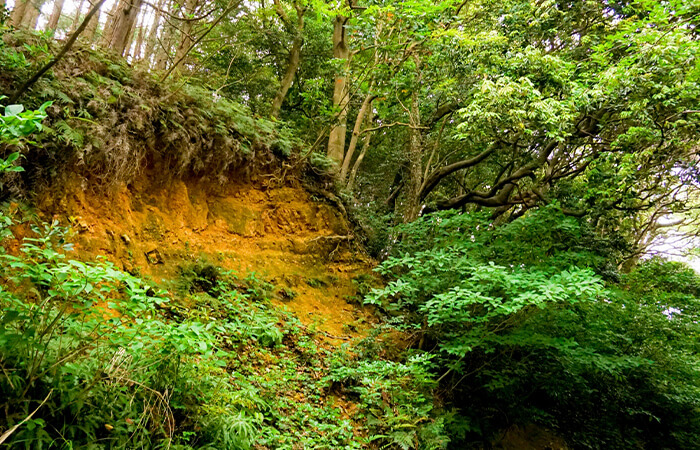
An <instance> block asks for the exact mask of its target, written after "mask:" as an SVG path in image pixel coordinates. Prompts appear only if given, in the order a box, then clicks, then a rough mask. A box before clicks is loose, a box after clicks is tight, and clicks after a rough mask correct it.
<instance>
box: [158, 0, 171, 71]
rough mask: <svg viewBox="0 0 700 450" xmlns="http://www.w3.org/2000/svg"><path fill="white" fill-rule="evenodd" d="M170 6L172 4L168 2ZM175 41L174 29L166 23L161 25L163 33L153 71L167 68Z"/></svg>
mask: <svg viewBox="0 0 700 450" xmlns="http://www.w3.org/2000/svg"><path fill="white" fill-rule="evenodd" d="M168 4H169V5H170V6H172V2H168ZM174 40H175V27H173V26H172V25H170V24H168V23H167V20H166V22H165V24H163V33H162V37H161V38H160V42H159V44H160V45H159V46H158V52H157V56H156V62H155V69H156V70H165V69H166V68H167V67H168V62H169V61H170V57H171V51H172V47H173V41H174Z"/></svg>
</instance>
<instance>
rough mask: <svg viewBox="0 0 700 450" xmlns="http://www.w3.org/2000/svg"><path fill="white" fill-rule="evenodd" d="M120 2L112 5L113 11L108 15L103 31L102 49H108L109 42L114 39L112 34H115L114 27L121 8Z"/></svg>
mask: <svg viewBox="0 0 700 450" xmlns="http://www.w3.org/2000/svg"><path fill="white" fill-rule="evenodd" d="M119 5H120V1H115V2H114V5H112V9H110V10H109V13H107V21H106V22H105V26H104V28H103V29H102V38H101V39H100V47H103V48H108V47H109V41H110V40H111V39H112V33H113V32H114V25H115V23H116V21H117V10H118V8H119Z"/></svg>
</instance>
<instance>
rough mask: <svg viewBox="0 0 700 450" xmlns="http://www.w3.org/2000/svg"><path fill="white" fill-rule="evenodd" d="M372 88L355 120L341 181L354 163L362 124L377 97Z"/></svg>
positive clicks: (341, 170) (341, 169) (341, 171)
mask: <svg viewBox="0 0 700 450" xmlns="http://www.w3.org/2000/svg"><path fill="white" fill-rule="evenodd" d="M371 90H372V86H371V85H370V92H369V93H367V96H366V97H365V99H364V100H363V102H362V106H361V107H360V110H359V111H358V112H357V118H356V119H355V127H354V128H353V130H352V137H351V138H350V144H349V145H348V151H347V152H346V153H345V158H344V159H343V166H342V167H341V168H340V180H341V181H345V179H346V177H347V175H348V170H350V163H351V162H352V157H353V156H354V153H355V148H356V147H357V141H358V140H359V138H360V133H361V132H362V124H363V123H364V121H365V115H367V111H368V110H369V109H370V108H372V101H373V100H374V99H375V98H376V97H377V96H376V95H374V94H372V92H371Z"/></svg>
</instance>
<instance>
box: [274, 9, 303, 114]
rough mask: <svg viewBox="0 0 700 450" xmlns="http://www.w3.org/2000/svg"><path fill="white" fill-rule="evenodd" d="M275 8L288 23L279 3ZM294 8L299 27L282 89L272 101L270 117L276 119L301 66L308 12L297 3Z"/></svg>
mask: <svg viewBox="0 0 700 450" xmlns="http://www.w3.org/2000/svg"><path fill="white" fill-rule="evenodd" d="M275 6H277V8H278V14H279V15H280V17H281V18H282V20H284V21H285V22H288V21H289V20H288V19H287V17H286V14H285V12H284V10H283V9H282V5H281V4H280V3H279V1H275ZM294 6H295V8H296V11H297V25H296V28H295V29H294V33H295V34H294V40H293V41H292V47H291V49H290V50H289V59H288V60H287V68H286V69H285V72H284V76H283V77H282V79H281V80H280V87H279V89H278V90H277V94H275V98H274V99H273V100H272V108H271V109H270V115H271V116H272V117H274V118H275V119H276V118H278V117H279V115H280V110H281V109H282V104H283V103H284V99H285V98H286V97H287V92H289V88H290V87H292V83H294V77H295V76H296V73H297V70H298V69H299V64H300V63H301V48H302V46H303V45H304V36H303V33H304V13H305V12H306V7H300V6H298V5H297V4H296V3H295V5H294Z"/></svg>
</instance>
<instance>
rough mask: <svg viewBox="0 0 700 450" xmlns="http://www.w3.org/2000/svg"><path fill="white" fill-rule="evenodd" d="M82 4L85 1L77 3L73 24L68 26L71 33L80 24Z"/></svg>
mask: <svg viewBox="0 0 700 450" xmlns="http://www.w3.org/2000/svg"><path fill="white" fill-rule="evenodd" d="M83 3H85V0H80V2H79V3H78V9H77V10H76V11H75V17H73V24H72V25H71V26H70V32H71V33H73V32H74V31H75V30H76V28H78V24H79V23H80V13H81V12H82V11H83Z"/></svg>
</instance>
